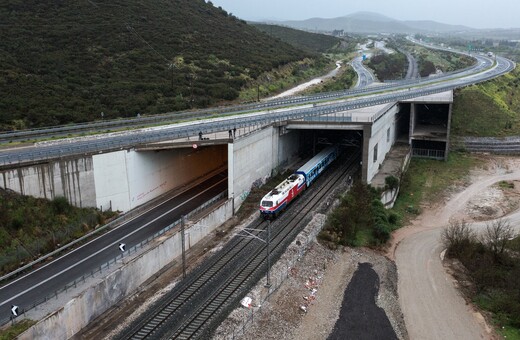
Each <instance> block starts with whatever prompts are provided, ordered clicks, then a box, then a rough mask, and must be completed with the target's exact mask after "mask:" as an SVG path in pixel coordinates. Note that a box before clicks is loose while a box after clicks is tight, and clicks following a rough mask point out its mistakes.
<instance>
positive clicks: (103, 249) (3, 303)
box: [0, 178, 227, 306]
mask: <svg viewBox="0 0 520 340" xmlns="http://www.w3.org/2000/svg"><path fill="white" fill-rule="evenodd" d="M226 180H227V178H226V179H222V180H220V181H219V182H217V183H215V184H213V185H212V186H210V187H209V188H207V189H206V190H204V191H201V192H200V193H198V194H197V195H195V196H193V197H191V198H189V199H188V200H186V201H184V202H182V203H181V204H179V205H177V206H176V207H174V208H172V209H170V210H168V211H167V212H165V213H164V214H162V215H160V216H159V217H157V218H155V219H154V220H152V221H150V222H148V223H146V224H145V225H143V226H141V227H140V228H138V229H136V230H134V231H133V232H131V233H130V234H127V235H125V236H124V237H122V238H120V239H119V240H116V241H115V242H114V243H112V244H109V245H108V246H106V247H105V248H102V249H100V250H98V251H97V252H95V253H93V254H91V255H90V256H88V257H86V258H84V259H82V260H80V261H78V262H76V263H75V264H74V265H72V266H69V267H67V268H65V269H63V270H62V271H60V272H59V273H56V274H54V275H53V276H51V277H49V278H47V279H45V280H43V281H41V282H39V283H38V284H37V285H34V286H33V287H31V288H28V289H26V290H24V291H23V292H20V293H18V294H16V295H15V296H13V297H11V298H10V299H8V300H5V301H3V302H2V303H0V306H3V305H5V304H6V303H9V302H10V301H12V300H14V299H16V298H17V297H19V296H21V295H23V294H25V293H27V292H30V291H31V290H33V289H34V288H36V287H39V286H41V285H42V284H44V283H45V282H47V281H50V280H52V279H54V278H55V277H57V276H59V275H61V274H63V273H65V272H66V271H68V270H69V269H71V268H74V267H75V266H77V265H78V264H80V263H83V262H85V261H86V260H88V259H90V258H92V257H94V256H96V255H97V254H99V253H101V252H103V251H105V250H106V249H108V248H112V247H114V244H118V243H119V242H121V241H122V240H123V239H125V238H126V237H128V236H130V235H133V234H135V233H137V232H138V231H140V230H141V229H143V228H146V227H147V226H148V225H150V224H151V223H153V222H155V221H157V220H158V219H160V218H162V217H164V216H165V215H167V214H169V213H170V212H171V211H173V210H175V209H177V208H179V207H181V206H183V205H184V204H186V203H187V202H189V201H191V200H193V199H194V198H196V197H198V196H200V195H202V194H203V193H205V192H206V191H208V190H210V189H213V188H214V187H216V186H217V185H219V184H220V183H222V182H224V181H226ZM78 249H79V248H78ZM40 269H41V268H40ZM16 281H18V280H16ZM16 281H15V282H16ZM13 283H14V282H11V283H10V284H8V285H6V286H4V287H2V289H3V288H5V287H7V286H10V285H11V284H13Z"/></svg>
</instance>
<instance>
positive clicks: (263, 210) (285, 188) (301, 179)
mask: <svg viewBox="0 0 520 340" xmlns="http://www.w3.org/2000/svg"><path fill="white" fill-rule="evenodd" d="M338 154H339V147H338V146H337V145H333V146H329V147H327V148H325V149H323V150H321V151H320V152H319V153H318V154H317V155H316V156H314V157H312V158H311V159H310V160H309V161H308V162H307V163H305V164H304V165H303V166H302V167H301V168H299V169H298V170H297V171H296V172H295V173H294V174H292V175H291V176H289V177H288V178H287V179H286V180H284V181H283V182H282V183H280V184H279V185H277V186H276V188H274V189H273V190H271V191H270V192H269V193H268V194H267V195H265V196H264V197H263V198H262V200H261V201H260V214H261V215H262V217H264V218H266V219H268V218H274V217H276V216H278V214H279V213H280V212H282V211H283V210H284V209H285V208H286V207H287V205H288V204H289V203H290V202H291V201H292V200H293V199H295V198H296V197H297V196H298V195H299V194H300V193H301V192H303V190H305V189H306V188H308V187H309V186H310V185H311V184H312V183H313V182H314V181H315V180H316V178H317V177H318V176H319V175H320V174H321V173H322V172H323V171H324V170H325V169H326V168H327V167H328V166H329V164H330V163H332V162H333V161H334V160H335V159H336V158H337V157H338Z"/></svg>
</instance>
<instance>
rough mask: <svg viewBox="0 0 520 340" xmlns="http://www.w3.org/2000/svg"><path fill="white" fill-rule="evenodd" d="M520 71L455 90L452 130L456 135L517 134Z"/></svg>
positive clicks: (519, 115)
mask: <svg viewBox="0 0 520 340" xmlns="http://www.w3.org/2000/svg"><path fill="white" fill-rule="evenodd" d="M519 85H520V71H519V70H518V69H516V70H515V71H513V72H511V73H509V74H507V75H504V76H502V77H500V78H497V79H494V80H491V81H488V82H485V83H482V84H478V85H473V86H470V87H466V88H463V89H460V90H457V91H455V100H454V103H453V117H452V126H451V129H452V133H453V134H454V135H457V136H479V137H488V136H513V135H520V88H519Z"/></svg>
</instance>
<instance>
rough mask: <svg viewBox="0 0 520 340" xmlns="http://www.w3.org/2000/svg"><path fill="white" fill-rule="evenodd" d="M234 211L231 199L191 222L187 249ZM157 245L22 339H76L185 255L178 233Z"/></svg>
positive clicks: (124, 263) (126, 262) (122, 262)
mask: <svg viewBox="0 0 520 340" xmlns="http://www.w3.org/2000/svg"><path fill="white" fill-rule="evenodd" d="M231 209H232V203H231V201H230V200H228V201H226V202H224V203H223V204H221V205H220V206H219V207H218V208H217V209H215V210H214V211H212V212H211V213H209V214H208V215H206V216H204V217H203V218H202V219H200V220H198V221H196V222H195V223H194V224H191V223H189V225H187V226H186V239H185V246H186V250H189V249H190V248H191V247H192V246H193V245H195V244H196V243H197V242H198V241H200V240H201V239H202V238H203V237H205V236H207V235H208V234H210V233H211V232H213V231H214V230H215V229H216V228H217V227H218V226H219V225H221V224H222V223H224V222H225V221H227V220H228V219H229V218H230V217H231V216H232V211H231ZM154 242H155V245H154V246H153V247H150V248H149V249H147V250H145V251H144V252H143V253H141V254H139V255H137V256H135V257H125V258H124V259H123V260H120V261H118V264H117V266H119V268H117V269H115V270H113V271H112V272H110V273H109V274H107V275H106V276H105V277H103V278H102V279H99V280H96V283H95V284H93V285H92V286H90V287H87V288H85V289H84V290H83V291H82V292H81V293H79V294H78V295H77V296H75V297H74V298H72V299H71V300H70V301H69V302H68V303H67V304H65V306H63V307H62V308H60V309H58V310H57V311H55V312H53V313H51V314H49V315H48V316H46V317H45V318H43V319H42V320H40V321H39V322H37V323H36V324H35V325H34V326H32V327H30V328H29V329H28V330H27V331H25V332H24V333H22V334H20V335H19V337H18V338H19V339H20V340H29V339H49V340H51V339H69V338H71V337H73V336H74V334H76V333H77V332H79V331H80V330H81V329H82V328H83V327H85V326H87V325H88V324H89V322H91V321H92V320H94V319H95V318H96V317H98V316H100V315H101V314H103V313H105V312H106V311H107V310H108V309H109V308H110V307H112V306H113V305H115V304H116V303H118V302H120V301H121V299H123V298H124V297H126V296H128V295H129V294H132V293H134V292H135V291H136V290H137V289H138V288H139V286H140V285H141V284H143V283H144V282H145V281H146V280H148V279H149V278H150V277H152V276H153V275H154V274H155V273H157V272H158V271H159V270H160V269H161V268H163V267H164V266H165V265H167V264H169V263H170V262H171V261H173V260H175V259H176V258H179V257H180V256H181V254H182V237H181V233H180V232H178V231H177V232H174V233H168V234H165V235H163V236H161V237H159V238H158V239H157V240H155V241H154Z"/></svg>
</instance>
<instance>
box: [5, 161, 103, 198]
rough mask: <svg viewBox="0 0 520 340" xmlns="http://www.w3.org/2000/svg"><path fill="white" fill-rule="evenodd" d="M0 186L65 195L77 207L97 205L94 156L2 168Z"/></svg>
mask: <svg viewBox="0 0 520 340" xmlns="http://www.w3.org/2000/svg"><path fill="white" fill-rule="evenodd" d="M0 176H1V179H0V186H2V188H4V189H11V190H13V191H16V192H18V193H20V194H22V195H30V196H34V197H39V198H47V199H54V198H56V197H65V198H67V200H68V201H69V202H70V203H71V204H73V205H75V206H78V207H93V206H95V205H96V193H95V190H94V167H93V161H92V157H80V158H76V159H68V160H58V161H54V162H49V163H44V164H37V165H33V166H28V167H21V168H17V169H9V170H1V171H0Z"/></svg>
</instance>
